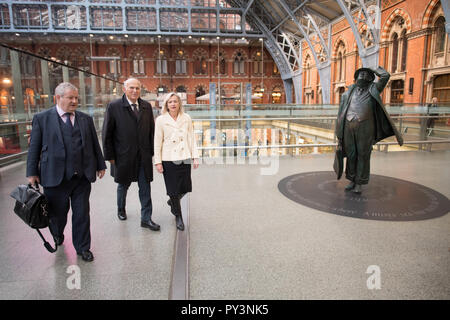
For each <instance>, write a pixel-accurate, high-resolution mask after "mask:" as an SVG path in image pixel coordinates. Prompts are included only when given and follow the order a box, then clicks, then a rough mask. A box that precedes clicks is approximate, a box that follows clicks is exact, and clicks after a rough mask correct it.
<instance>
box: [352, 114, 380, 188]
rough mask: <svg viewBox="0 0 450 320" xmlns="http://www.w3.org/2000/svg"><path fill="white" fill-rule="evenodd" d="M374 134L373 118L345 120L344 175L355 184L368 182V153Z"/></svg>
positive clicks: (370, 151)
mask: <svg viewBox="0 0 450 320" xmlns="http://www.w3.org/2000/svg"><path fill="white" fill-rule="evenodd" d="M374 134H375V123H374V121H373V119H368V120H364V121H361V122H359V121H358V120H356V119H354V120H352V121H347V120H346V121H345V127H344V152H345V155H346V157H347V164H346V166H345V177H346V178H347V179H348V180H350V181H353V182H355V183H356V184H367V183H369V176H370V155H371V153H372V146H373V141H374Z"/></svg>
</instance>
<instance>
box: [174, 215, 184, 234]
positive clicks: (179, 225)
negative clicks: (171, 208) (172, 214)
mask: <svg viewBox="0 0 450 320" xmlns="http://www.w3.org/2000/svg"><path fill="white" fill-rule="evenodd" d="M175 219H176V222H177V229H178V230H180V231H183V230H184V223H183V217H182V216H181V215H177V216H176V218H175Z"/></svg>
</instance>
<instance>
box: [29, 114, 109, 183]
mask: <svg viewBox="0 0 450 320" xmlns="http://www.w3.org/2000/svg"><path fill="white" fill-rule="evenodd" d="M58 118H59V115H58V112H57V111H56V107H52V108H50V109H48V110H45V111H43V112H40V113H38V114H36V115H34V117H33V122H32V129H31V140H30V147H29V149H28V159H27V177H30V176H39V179H40V183H41V185H42V186H44V187H55V186H58V185H59V184H61V182H62V180H63V178H64V169H65V163H66V150H65V148H64V142H63V137H62V132H61V127H60V125H59V119H58ZM75 119H76V121H77V122H78V125H79V127H80V131H81V139H82V148H83V167H84V175H85V176H86V178H87V179H88V180H89V181H90V182H94V181H95V180H96V173H97V171H99V170H104V169H106V164H105V160H104V158H103V154H102V150H101V149H100V144H99V142H98V138H97V133H96V131H95V126H94V121H93V120H92V118H91V117H90V116H89V115H87V114H85V113H83V112H80V111H75Z"/></svg>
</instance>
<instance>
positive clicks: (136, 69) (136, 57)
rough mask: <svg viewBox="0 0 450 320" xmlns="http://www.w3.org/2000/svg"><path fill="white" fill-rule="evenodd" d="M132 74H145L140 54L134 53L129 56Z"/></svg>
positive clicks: (142, 57) (142, 58)
mask: <svg viewBox="0 0 450 320" xmlns="http://www.w3.org/2000/svg"><path fill="white" fill-rule="evenodd" d="M131 64H132V70H133V74H136V75H139V74H145V61H144V55H143V54H142V53H141V52H134V53H133V55H132V56H131Z"/></svg>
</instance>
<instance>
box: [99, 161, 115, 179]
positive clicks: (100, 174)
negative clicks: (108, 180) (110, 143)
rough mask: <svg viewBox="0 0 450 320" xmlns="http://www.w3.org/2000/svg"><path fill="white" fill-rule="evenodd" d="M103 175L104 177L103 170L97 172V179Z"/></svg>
mask: <svg viewBox="0 0 450 320" xmlns="http://www.w3.org/2000/svg"><path fill="white" fill-rule="evenodd" d="M113 161H114V160H113ZM104 175H105V170H104V169H103V170H100V171H97V177H99V179H101V178H103V176H104Z"/></svg>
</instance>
